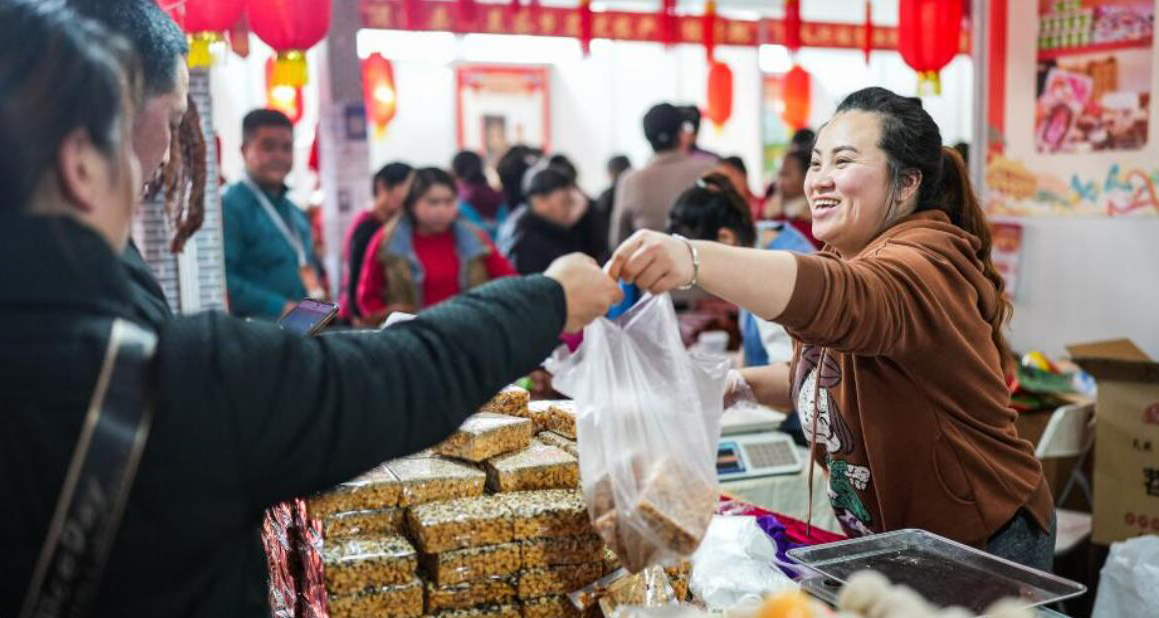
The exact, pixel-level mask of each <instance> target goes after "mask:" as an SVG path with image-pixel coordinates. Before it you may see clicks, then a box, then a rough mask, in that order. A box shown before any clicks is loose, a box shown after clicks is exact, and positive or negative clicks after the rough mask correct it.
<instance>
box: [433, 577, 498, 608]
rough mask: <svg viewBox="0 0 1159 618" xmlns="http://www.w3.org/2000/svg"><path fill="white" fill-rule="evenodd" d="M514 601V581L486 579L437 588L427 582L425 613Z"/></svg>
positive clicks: (495, 578)
mask: <svg viewBox="0 0 1159 618" xmlns="http://www.w3.org/2000/svg"><path fill="white" fill-rule="evenodd" d="M514 599H515V579H514V578H512V577H487V578H484V579H476V580H473V581H469V582H463V583H461V584H452V585H450V586H438V585H435V584H433V583H431V582H427V611H428V612H436V611H439V610H443V609H468V608H471V607H475V606H477V605H488V604H491V603H505V602H509V601H512V600H514Z"/></svg>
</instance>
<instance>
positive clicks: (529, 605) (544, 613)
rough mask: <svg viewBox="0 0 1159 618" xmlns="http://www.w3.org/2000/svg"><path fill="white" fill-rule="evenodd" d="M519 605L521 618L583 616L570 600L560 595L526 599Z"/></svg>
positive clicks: (568, 617) (570, 617)
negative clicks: (521, 608)
mask: <svg viewBox="0 0 1159 618" xmlns="http://www.w3.org/2000/svg"><path fill="white" fill-rule="evenodd" d="M521 604H522V605H523V618H579V616H582V615H583V614H581V613H580V611H579V610H578V609H576V606H575V605H573V604H572V602H571V600H570V599H568V598H567V596H566V595H562V594H555V595H549V596H546V597H539V598H537V599H526V600H524V601H522V602H521Z"/></svg>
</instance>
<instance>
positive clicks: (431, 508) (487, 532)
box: [406, 496, 514, 554]
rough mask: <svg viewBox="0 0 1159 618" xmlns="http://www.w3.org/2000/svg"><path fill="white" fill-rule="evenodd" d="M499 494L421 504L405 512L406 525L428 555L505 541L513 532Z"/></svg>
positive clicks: (506, 541) (509, 513) (509, 515)
mask: <svg viewBox="0 0 1159 618" xmlns="http://www.w3.org/2000/svg"><path fill="white" fill-rule="evenodd" d="M498 498H499V496H480V497H477V498H462V499H459V500H447V501H443V502H431V503H429V504H421V505H419V506H416V507H413V508H411V509H410V510H409V511H407V514H406V517H407V527H408V528H409V529H410V532H411V535H412V537H413V538H414V539H415V541H416V542H417V543H418V546H419V548H420V549H422V550H423V552H425V553H428V554H434V553H439V552H445V551H451V550H455V549H462V548H464V547H478V546H480V545H498V544H500V543H508V542H510V541H511V540H512V537H513V535H514V528H513V525H512V524H513V522H512V512H511V509H510V508H508V507H507V506H506V505H505V504H504V503H503V502H502V501H501V500H499V499H498Z"/></svg>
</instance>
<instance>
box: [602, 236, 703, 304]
mask: <svg viewBox="0 0 1159 618" xmlns="http://www.w3.org/2000/svg"><path fill="white" fill-rule="evenodd" d="M607 270H608V274H609V275H611V276H612V278H614V279H623V280H624V281H626V282H627V283H634V284H636V285H637V286H639V287H640V288H643V289H645V290H648V291H649V292H651V293H653V294H663V293H665V292H669V291H671V290H674V289H676V288H679V287H682V286H685V285H688V284H689V283H690V282H691V281H692V275H693V266H692V253H691V251H689V249H688V242H687V241H685V240H681V239H679V238H674V237H672V236H669V235H667V234H661V233H659V232H653V231H649V230H643V231H639V232H636V233H635V234H633V235H632V236H631V237H630V238H628V240H625V241H624V243H623V244H621V245H620V247H619V248H618V249H616V253H615V254H613V255H612V259H611V261H610V262H608V268H607Z"/></svg>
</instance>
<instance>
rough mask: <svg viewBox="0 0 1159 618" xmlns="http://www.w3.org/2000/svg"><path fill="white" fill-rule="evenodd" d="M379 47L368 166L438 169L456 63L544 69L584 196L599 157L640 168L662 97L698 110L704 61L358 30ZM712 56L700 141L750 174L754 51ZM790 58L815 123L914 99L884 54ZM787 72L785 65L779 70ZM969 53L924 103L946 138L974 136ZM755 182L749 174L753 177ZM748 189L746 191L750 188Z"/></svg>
mask: <svg viewBox="0 0 1159 618" xmlns="http://www.w3.org/2000/svg"><path fill="white" fill-rule="evenodd" d="M374 51H378V52H381V53H383V55H385V56H387V57H388V58H393V59H394V67H395V81H396V85H397V88H398V93H399V107H398V115H397V116H396V117H395V120H394V122H393V123H392V124H391V127H390V129H389V130H388V132H387V134H386V135H385V136H384V137H382V138H380V139H372V140H371V167H372V168H374V167H377V166H379V165H382V164H383V163H385V162H387V161H390V160H394V159H403V160H406V161H410V162H412V163H416V164H420V165H443V166H446V165H448V164H449V162H450V158H451V156H452V155H453V154H454V150H455V147H456V143H455V116H454V96H455V91H454V71H453V67H454V65H455V63H456V62H463V61H465V62H485V63H497V64H538V65H546V66H549V67H550V68H551V69H552V70H551V87H552V92H551V123H552V146H553V149H554V150H557V151H559V152H563V153H564V154H567V155H568V156H569V157H571V158H572V159H573V160H574V161H575V162H576V165H577V167H578V168H579V171H580V181H581V184H583V185H584V188H585V189H586V190H587V191H588V192H589V193H597V192H599V191H600V190H602V189H603V188H604V185H605V183H606V179H605V178H604V172H603V168H604V162H605V161H606V160H607V158H608V157H609V156H611V155H613V154H619V153H623V154H626V155H628V156H629V157H630V158H631V159H632V161H633V163H634V164H635V165H637V166H639V165H643V164H644V163H645V162H646V161H647V160H648V158H649V157H650V156H651V148H650V147H649V146H648V143H647V141H646V140H645V139H644V135H643V130H642V128H641V126H640V121H641V118H643V116H644V113H645V112H646V111H647V110H648V108H649V107H651V106H652V105H654V104H656V103H658V102H661V101H671V102H674V103H695V104H697V105H700V106H702V107H703V106H704V105H705V103H706V93H705V82H706V79H707V73H708V66H707V62H706V60H705V56H704V50H703V48H702V47H700V46H693V45H680V46H676V47H674V48H673V49H671V50H666V49H665V48H664V47H662V46H660V45H656V44H650V43H633V42H611V41H604V40H597V41H595V42H594V43H593V45H592V54H591V57H589V58H587V59H584V58H582V56H581V54H580V52H579V45H578V43H577V42H576V41H574V40H568V39H550V38H534V37H494V36H483V35H468V36H466V37H459V38H458V39H456V38H455V37H451V36H450V35H446V34H441V33H403V32H395V31H375V32H369V31H363V33H361V34H360V49H359V53H360V54H362V55H366V54H369V53H371V52H374ZM717 58H718V59H720V60H722V61H724V62H727V63H728V64H729V66H730V67H731V68H732V71H733V79H734V93H733V115H732V119H731V120H730V122H729V123H727V124H726V125H725V126H724V127H722V128H721V129H719V130H718V129H716V128H715V127H713V126H711V124H710V123H707V122H705V124H704V126H703V127H702V129H701V145H702V146H703V147H705V148H708V149H710V150H714V151H717V152H719V153H721V154H725V155H732V154H736V155H739V156H741V157H742V158H744V159H745V163H746V164H747V165H748V167H749V169H751V170H759V169H761V160H760V157H761V133H760V131H761V129H760V126H761V125H760V107H759V105H760V96H761V80H762V78H761V72H760V64H759V54H758V51H757V49H755V48H740V47H719V48H718V51H717ZM799 62H800V63H801V64H802V66H804V67H805V68H806V69H807V70H809V71H810V72H811V73H812V74H813V75H814V84H815V87H814V98H815V100H814V105H813V107H814V116H813V117H814V119H815V120H816V122H817V123H820V122H822V121H823V120H824V119H826V118H828V116H829V115H830V114H831V113H832V111H833V109H834V108H835V106H836V103H837V101H838V100H839V99H840V97H842V96H844V95H846V94H848V93H849V92H852V91H853V90H856V89H857V88H861V87H864V86H868V85H872V84H877V85H883V86H886V87H888V88H891V89H893V90H896V91H898V92H901V93H903V94H913V93H914V91H915V89H916V84H917V77H916V75H915V74H914V72H913V71H912V70H910V69H909V68H908V67H907V66H905V64H904V62H902V60H901V58H900V56H899V55H898V54H896V53H893V52H875V53H874V54H873V56H872V61H871V64H870V66H869V67H866V65H865V63H864V60H863V56H862V55H861V53H860V52H858V51H854V50H803V51H802V52H801V53H800V55H799ZM786 68H787V67H786ZM972 79H973V70H972V65H971V62H970V60H969V58H966V57H960V58H958V59H956V60H955V61H954V62H953V63H952V64H951V65H950V66H949V67H947V69H946V70H945V71H944V72H943V88H944V90H943V94H942V96H940V97H927V98H926V106H927V109H929V110H930V112H931V114H932V115H933V116H934V118H935V120H937V121H938V122H939V124H940V125H941V126H942V127H943V136H944V138H945V139H946V141H947V143H953V142H955V141H958V140H963V139H967V138H968V137H969V135H970V132H971V130H972V127H971V122H970V119H971V113H972V100H971V97H970V88H971V83H972ZM753 182H754V183H756V182H757V181H756V180H755V179H754V181H753ZM754 188H755V187H754Z"/></svg>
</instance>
